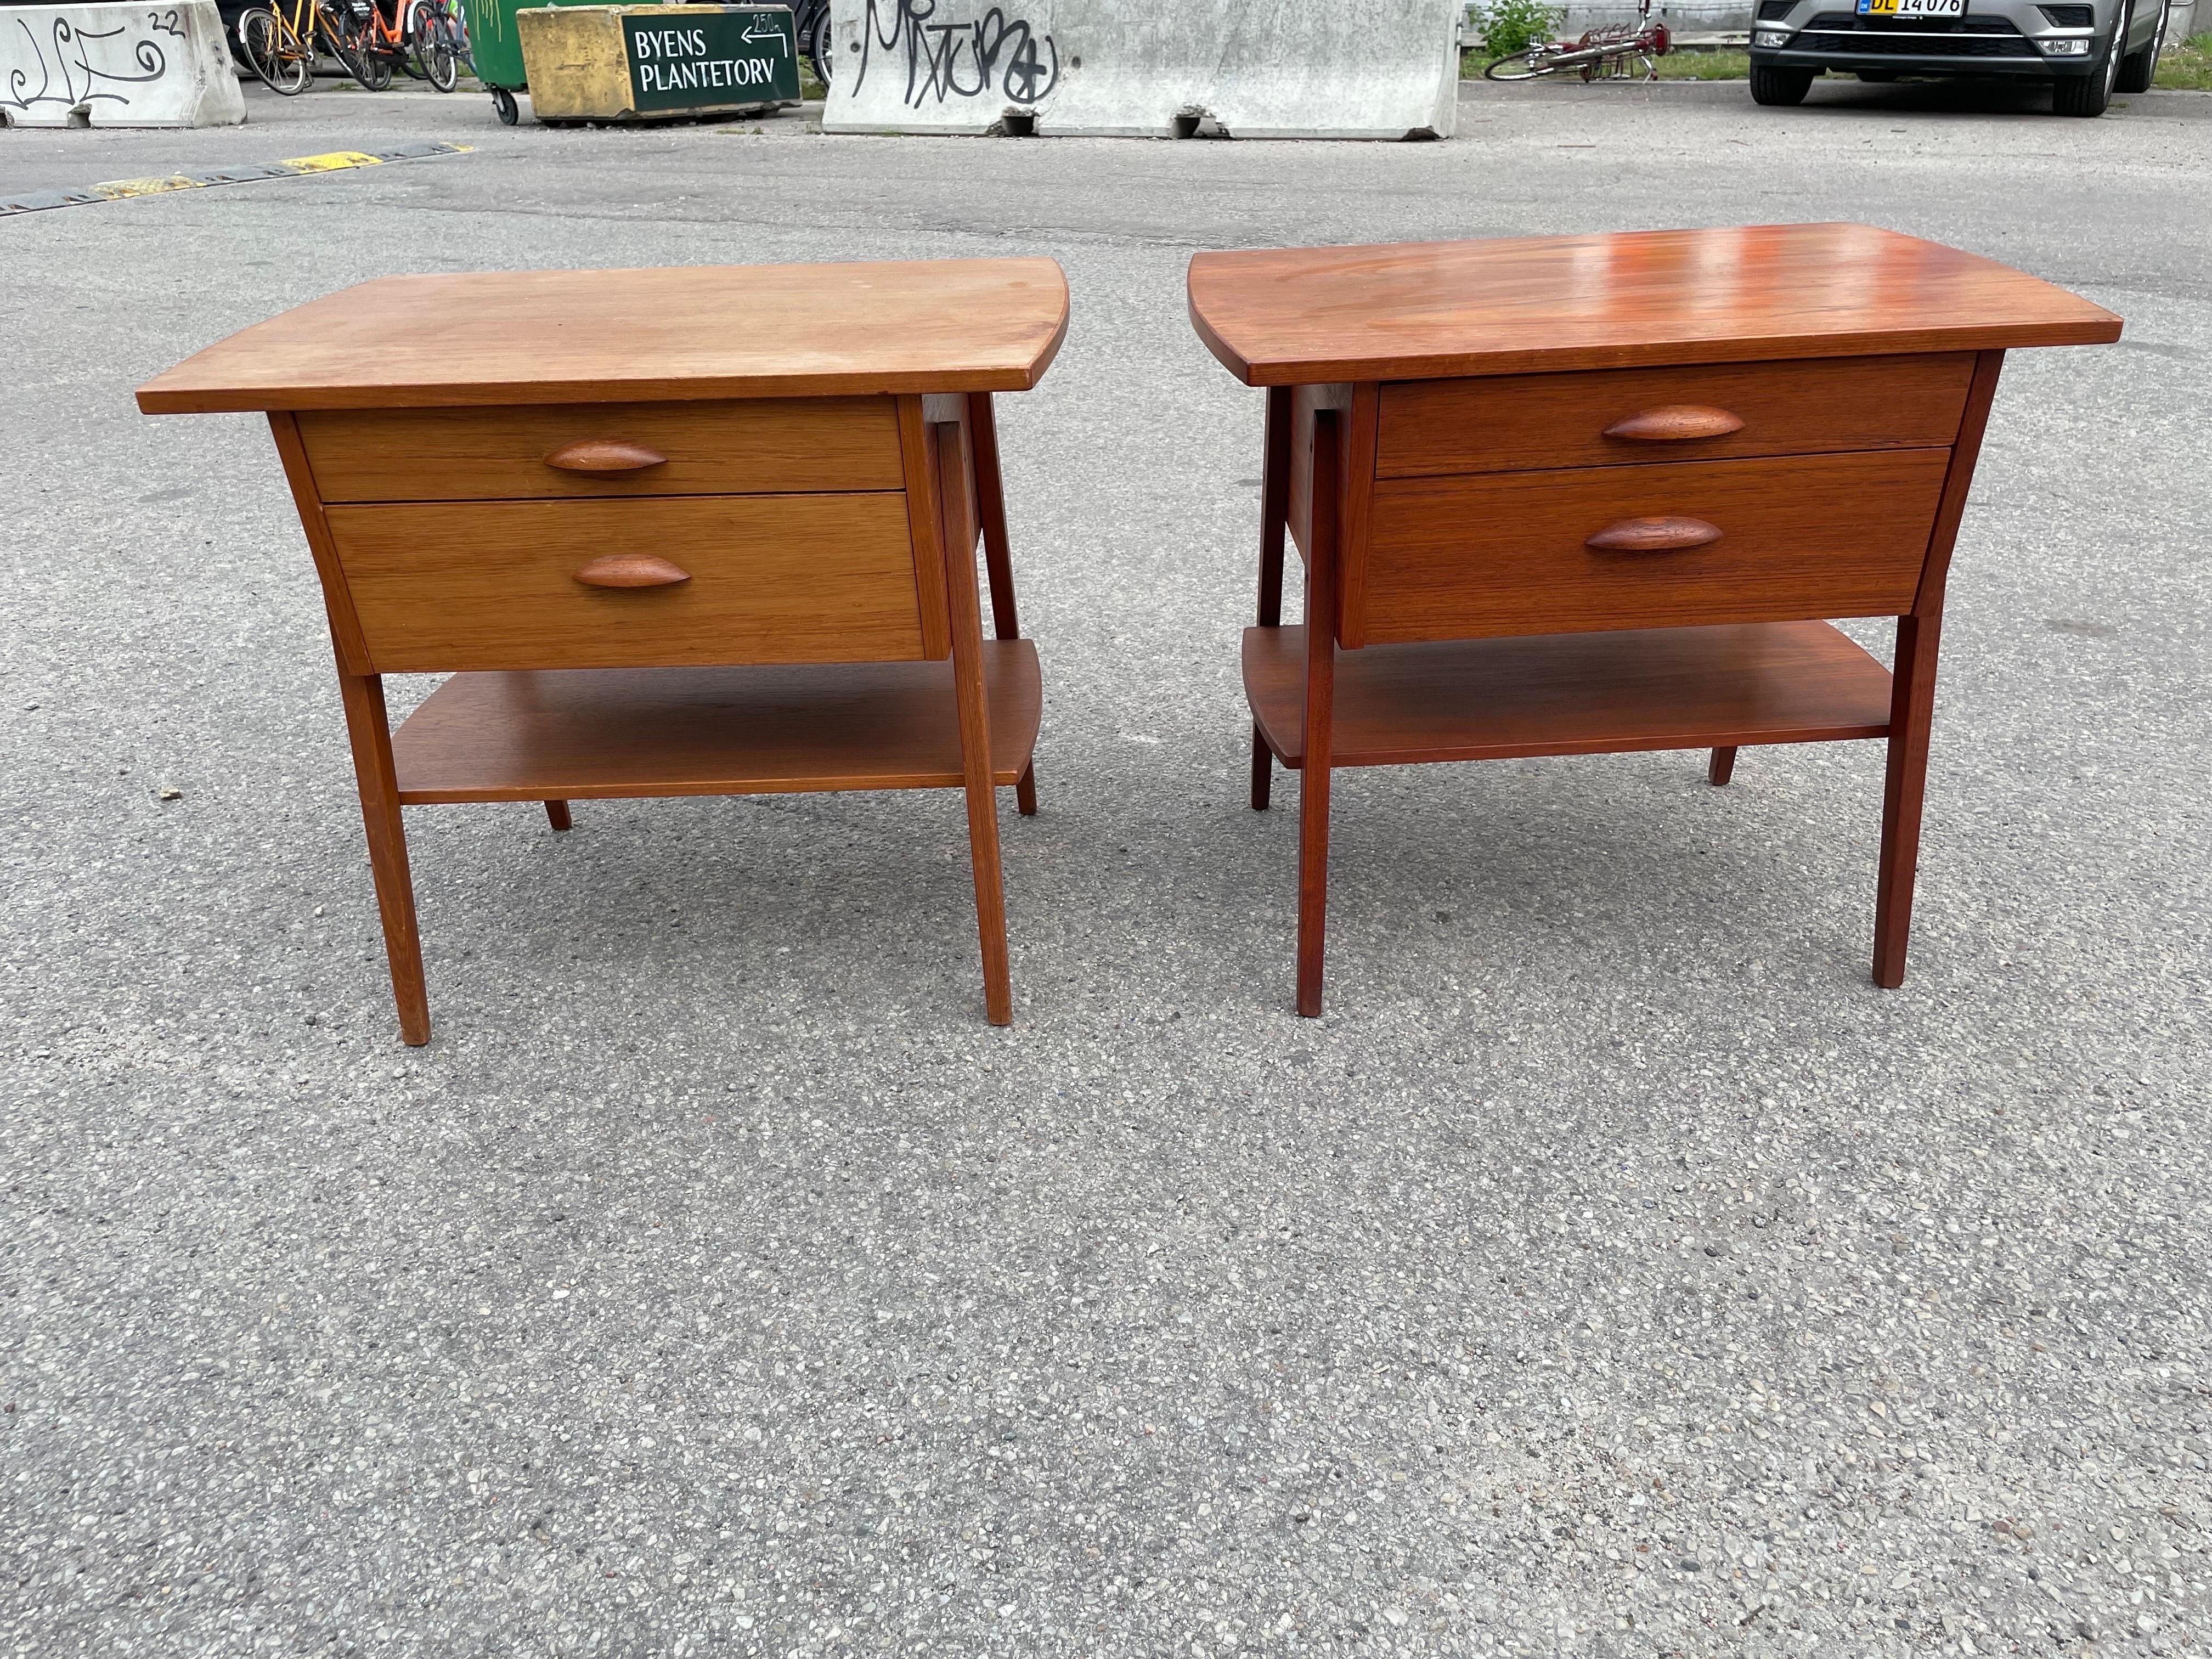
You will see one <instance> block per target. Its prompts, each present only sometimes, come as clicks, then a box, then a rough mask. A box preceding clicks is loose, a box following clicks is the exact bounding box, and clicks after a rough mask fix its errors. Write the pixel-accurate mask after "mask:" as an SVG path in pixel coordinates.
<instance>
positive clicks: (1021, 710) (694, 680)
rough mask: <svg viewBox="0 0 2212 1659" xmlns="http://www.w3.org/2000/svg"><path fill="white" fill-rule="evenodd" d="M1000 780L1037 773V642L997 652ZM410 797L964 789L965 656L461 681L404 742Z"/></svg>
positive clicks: (1004, 645) (435, 697) (994, 729)
mask: <svg viewBox="0 0 2212 1659" xmlns="http://www.w3.org/2000/svg"><path fill="white" fill-rule="evenodd" d="M983 671H984V672H983V678H984V684H985V686H986V688H987V698H988V708H989V713H990V728H991V763H990V764H991V775H992V778H993V780H994V781H995V782H997V783H999V784H1000V785H1001V786H1004V785H1008V784H1012V783H1014V782H1016V781H1018V779H1019V778H1020V776H1021V775H1022V773H1023V772H1024V770H1026V769H1028V766H1029V764H1030V753H1031V750H1033V749H1034V748H1035V746H1036V734H1037V722H1038V719H1039V714H1040V710H1041V709H1042V706H1043V697H1042V690H1041V682H1040V679H1039V676H1038V671H1037V657H1036V647H1035V646H1034V645H1032V644H1031V643H1030V641H1027V640H1006V641H999V640H994V641H987V642H986V643H985V645H984V647H983ZM392 746H393V750H394V753H395V756H396V757H397V763H398V796H399V799H400V800H401V801H402V802H403V803H404V804H406V805H410V806H412V805H423V804H426V803H429V802H438V801H498V800H514V801H526V800H545V799H559V800H596V799H617V798H631V797H639V796H659V795H750V794H785V793H806V792H811V791H817V790H831V789H957V788H959V787H961V784H962V781H963V773H962V770H961V763H960V728H959V720H958V717H957V711H956V709H955V707H954V702H953V695H952V665H951V663H950V662H949V661H945V662H917V663H869V664H861V665H836V666H834V667H799V668H791V667H738V668H610V669H567V670H556V671H550V672H537V673H528V672H522V673H487V674H456V675H454V676H453V678H451V679H449V680H447V682H446V683H445V684H443V685H441V686H440V687H439V688H438V689H437V690H435V691H434V692H432V693H431V694H430V696H428V698H427V699H425V700H424V702H423V703H422V706H421V707H420V708H417V709H416V711H415V712H414V713H413V714H410V715H409V716H408V717H407V720H406V721H405V722H404V724H403V725H402V726H400V728H399V730H398V732H396V733H395V734H394V735H393V738H392Z"/></svg>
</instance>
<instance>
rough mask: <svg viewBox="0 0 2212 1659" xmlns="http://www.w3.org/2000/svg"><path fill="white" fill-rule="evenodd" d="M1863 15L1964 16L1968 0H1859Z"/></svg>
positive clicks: (1860, 11) (1861, 14) (1860, 13)
mask: <svg viewBox="0 0 2212 1659" xmlns="http://www.w3.org/2000/svg"><path fill="white" fill-rule="evenodd" d="M1858 8H1859V15H1860V16H1862V17H1964V16H1965V15H1966V0H1858Z"/></svg>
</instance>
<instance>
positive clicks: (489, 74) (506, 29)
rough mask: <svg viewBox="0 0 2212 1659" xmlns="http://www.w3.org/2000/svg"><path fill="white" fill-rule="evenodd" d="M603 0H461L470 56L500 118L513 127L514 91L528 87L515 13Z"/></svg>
mask: <svg viewBox="0 0 2212 1659" xmlns="http://www.w3.org/2000/svg"><path fill="white" fill-rule="evenodd" d="M604 3H605V0H461V12H462V15H463V16H464V17H465V19H466V21H467V22H468V26H469V56H470V58H471V61H472V62H473V63H474V64H475V65H476V71H477V80H479V81H481V82H483V83H484V88H485V89H486V90H487V91H489V93H490V94H491V102H492V107H493V108H494V109H495V110H497V111H498V112H499V118H500V119H501V120H502V121H504V122H505V123H507V125H508V126H513V125H514V124H515V122H516V121H517V120H518V119H519V118H520V115H521V112H520V109H518V108H517V107H516V105H515V101H514V94H516V93H518V92H523V91H526V90H527V89H528V88H529V85H530V82H529V80H528V78H527V77H526V76H525V75H524V74H523V71H522V31H521V30H520V29H519V28H518V27H515V22H514V14H515V13H516V12H518V11H520V10H521V9H524V8H525V7H537V6H588V5H594V4H604Z"/></svg>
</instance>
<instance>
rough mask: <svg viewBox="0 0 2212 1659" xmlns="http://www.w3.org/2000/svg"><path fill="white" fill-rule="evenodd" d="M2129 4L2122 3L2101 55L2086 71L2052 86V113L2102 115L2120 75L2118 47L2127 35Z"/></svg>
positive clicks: (2119, 50) (2120, 47) (2119, 52)
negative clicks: (2118, 15) (2124, 5)
mask: <svg viewBox="0 0 2212 1659" xmlns="http://www.w3.org/2000/svg"><path fill="white" fill-rule="evenodd" d="M2132 10H2133V8H2131V7H2122V8H2121V9H2120V20H2119V21H2118V23H2116V24H2114V25H2113V27H2112V39H2111V40H2107V41H2106V42H2105V50H2104V53H2103V55H2102V56H2101V57H2100V58H2098V59H2097V61H2096V62H2095V63H2094V64H2091V65H2090V67H2089V72H2088V73H2087V75H2069V76H2067V77H2066V78H2065V79H2064V80H2063V81H2060V82H2057V84H2055V85H2054V86H2053V87H2052V88H2051V113H2052V114H2053V115H2102V114H2103V113H2104V112H2106V109H2108V108H2110V107H2111V106H2112V91H2113V88H2114V86H2115V84H2116V83H2117V82H2118V80H2119V76H2120V56H2121V49H2122V47H2123V46H2124V45H2125V44H2126V42H2127V38H2128V23H2129V21H2130V13H2131V11H2132Z"/></svg>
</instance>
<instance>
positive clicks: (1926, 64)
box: [1751, 0, 2166, 115]
mask: <svg viewBox="0 0 2212 1659" xmlns="http://www.w3.org/2000/svg"><path fill="white" fill-rule="evenodd" d="M2165 40H2166V4H2165V0H1971V4H1970V3H1969V0H1758V9H1757V11H1756V12H1755V13H1754V15H1753V22H1752V26H1751V95H1752V97H1753V99H1755V100H1758V101H1759V103H1762V104H1799V103H1802V102H1803V101H1804V100H1805V94H1806V91H1807V89H1808V88H1810V87H1811V86H1812V84H1813V80H1814V76H1818V75H1821V74H1823V73H1827V72H1843V73H1846V74H1854V75H1857V76H1858V78H1859V79H1860V80H1862V81H1894V80H1897V79H1899V78H1900V77H1901V76H1908V75H1911V76H1923V75H1973V76H2029V77H2032V78H2034V79H2039V80H2044V81H2048V82H2051V108H2052V109H2053V110H2054V111H2056V112H2057V113H2058V114H2061V115H2102V114H2103V113H2104V112H2105V106H2106V105H2107V104H2109V103H2111V102H2112V94H2114V93H2116V92H2142V91H2144V90H2146V89H2148V87H2149V86H2150V77H2151V72H2152V70H2154V69H2155V68H2156V67H2157V65H2158V52H2159V47H2160V46H2162V45H2163V44H2164V43H2165Z"/></svg>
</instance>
